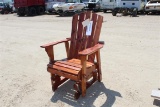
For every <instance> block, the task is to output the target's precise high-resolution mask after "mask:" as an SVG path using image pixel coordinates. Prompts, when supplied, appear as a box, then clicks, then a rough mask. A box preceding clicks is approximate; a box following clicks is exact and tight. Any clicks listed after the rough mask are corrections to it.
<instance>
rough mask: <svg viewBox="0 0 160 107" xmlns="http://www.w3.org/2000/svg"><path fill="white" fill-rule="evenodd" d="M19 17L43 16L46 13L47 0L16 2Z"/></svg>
mask: <svg viewBox="0 0 160 107" xmlns="http://www.w3.org/2000/svg"><path fill="white" fill-rule="evenodd" d="M14 6H15V8H17V14H18V15H19V16H24V15H28V16H34V15H41V14H44V12H45V0H14Z"/></svg>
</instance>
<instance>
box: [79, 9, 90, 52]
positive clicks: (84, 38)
mask: <svg viewBox="0 0 160 107" xmlns="http://www.w3.org/2000/svg"><path fill="white" fill-rule="evenodd" d="M91 13H92V12H91V11H87V12H86V17H85V20H86V19H91V17H92V16H91ZM86 30H87V27H85V28H84V30H83V45H81V49H80V50H79V51H82V50H84V49H86V48H87V44H88V43H87V42H88V36H86Z"/></svg>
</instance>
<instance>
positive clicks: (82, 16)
mask: <svg viewBox="0 0 160 107" xmlns="http://www.w3.org/2000/svg"><path fill="white" fill-rule="evenodd" d="M85 15H86V12H84V13H81V14H80V15H79V23H78V32H77V41H76V42H77V43H76V49H75V54H74V57H75V58H78V52H79V50H80V46H81V45H82V37H83V29H84V28H83V25H82V22H83V21H84V19H85Z"/></svg>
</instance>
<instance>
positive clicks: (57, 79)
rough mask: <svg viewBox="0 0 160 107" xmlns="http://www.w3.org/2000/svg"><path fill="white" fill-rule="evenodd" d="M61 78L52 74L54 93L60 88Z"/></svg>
mask: <svg viewBox="0 0 160 107" xmlns="http://www.w3.org/2000/svg"><path fill="white" fill-rule="evenodd" d="M59 81H60V76H58V75H55V74H51V83H52V91H56V89H57V88H58V86H59Z"/></svg>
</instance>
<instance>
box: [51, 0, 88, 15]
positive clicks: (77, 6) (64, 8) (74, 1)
mask: <svg viewBox="0 0 160 107" xmlns="http://www.w3.org/2000/svg"><path fill="white" fill-rule="evenodd" d="M85 6H86V5H85V4H84V3H83V2H82V1H81V0H66V2H65V3H63V4H55V5H53V8H54V9H55V10H56V12H57V13H58V14H59V15H60V16H64V15H65V14H67V13H78V12H81V11H83V9H84V8H85Z"/></svg>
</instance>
